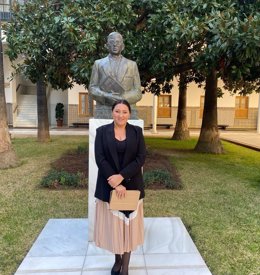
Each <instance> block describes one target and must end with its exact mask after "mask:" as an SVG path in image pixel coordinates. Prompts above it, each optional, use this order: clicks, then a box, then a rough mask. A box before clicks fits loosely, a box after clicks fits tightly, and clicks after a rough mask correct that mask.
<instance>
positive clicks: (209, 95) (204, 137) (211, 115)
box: [195, 69, 223, 154]
mask: <svg viewBox="0 0 260 275" xmlns="http://www.w3.org/2000/svg"><path fill="white" fill-rule="evenodd" d="M195 151H197V152H201V153H214V154H221V153H223V147H222V144H221V141H220V138H219V132H218V122H217V75H216V70H215V69H212V70H211V71H210V73H209V74H208V76H207V78H206V89H205V103H204V111H203V119H202V126H201V131H200V136H199V140H198V142H197V144H196V147H195Z"/></svg>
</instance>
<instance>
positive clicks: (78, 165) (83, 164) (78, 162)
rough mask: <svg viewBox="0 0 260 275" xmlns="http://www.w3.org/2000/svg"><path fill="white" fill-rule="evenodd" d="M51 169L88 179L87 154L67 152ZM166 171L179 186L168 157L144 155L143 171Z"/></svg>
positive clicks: (154, 187) (152, 187)
mask: <svg viewBox="0 0 260 275" xmlns="http://www.w3.org/2000/svg"><path fill="white" fill-rule="evenodd" d="M52 168H53V169H55V170H57V171H61V170H64V171H67V172H69V173H73V174H76V173H77V172H80V173H83V175H84V176H85V177H86V178H87V177H88V152H84V153H80V154H79V153H78V152H76V151H75V152H69V153H67V154H65V155H63V156H62V157H61V158H59V159H57V160H56V161H55V162H53V163H52ZM156 169H157V170H158V169H161V170H167V171H169V172H170V173H171V175H172V178H173V180H174V181H175V182H177V183H178V184H179V186H181V185H182V184H181V179H180V175H179V174H178V172H177V170H176V168H175V167H174V165H173V164H172V163H171V162H170V160H169V157H168V156H166V155H162V154H159V153H157V152H153V151H151V150H149V151H148V152H147V155H146V160H145V164H144V171H145V172H148V171H152V170H156ZM163 188H165V187H164V186H162V185H160V184H156V183H154V184H153V185H151V186H149V189H163Z"/></svg>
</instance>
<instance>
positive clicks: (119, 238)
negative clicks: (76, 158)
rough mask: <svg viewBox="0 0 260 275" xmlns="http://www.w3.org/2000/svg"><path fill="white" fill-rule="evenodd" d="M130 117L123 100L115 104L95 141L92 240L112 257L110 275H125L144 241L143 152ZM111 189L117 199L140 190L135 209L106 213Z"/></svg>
mask: <svg viewBox="0 0 260 275" xmlns="http://www.w3.org/2000/svg"><path fill="white" fill-rule="evenodd" d="M130 115H131V107H130V105H129V103H128V102H127V101H126V100H120V101H117V102H115V103H114V105H113V106H112V117H113V122H112V123H111V124H107V125H104V126H101V127H99V128H98V129H97V134H96V140H95V157H96V163H97V166H98V177H97V185H96V191H95V197H96V198H97V200H96V217H95V228H94V241H95V243H96V245H97V246H98V247H101V248H103V249H106V250H109V251H111V252H112V253H114V254H115V264H114V266H113V268H112V270H111V274H112V275H118V274H120V275H128V265H129V260H130V255H131V251H132V250H135V249H136V248H137V246H138V245H141V244H143V240H144V225H143V198H144V184H143V177H142V166H143V165H144V161H145V153H146V149H145V144H144V137H143V133H142V129H141V128H140V127H138V126H133V125H131V124H128V122H127V121H128V119H129V117H130ZM113 189H115V190H116V194H117V196H119V197H124V196H125V193H126V190H139V191H140V199H139V203H138V207H137V209H136V210H135V211H112V210H109V206H108V202H109V197H110V191H111V190H113Z"/></svg>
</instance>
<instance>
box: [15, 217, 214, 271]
mask: <svg viewBox="0 0 260 275" xmlns="http://www.w3.org/2000/svg"><path fill="white" fill-rule="evenodd" d="M144 224H145V241H144V244H143V245H142V246H140V247H139V248H138V249H137V250H136V251H134V252H133V253H132V256H131V260H130V268H129V275H211V272H210V271H209V269H208V267H207V266H206V264H205V262H204V260H203V259H202V257H201V255H200V253H199V251H198V250H197V248H196V246H195V244H194V243H193V241H192V239H191V238H190V236H189V234H188V232H187V230H186V228H185V226H184V225H183V223H182V221H181V219H180V218H178V217H176V218H175V217H173V218H145V220H144ZM113 262H114V255H113V254H112V253H110V252H108V251H105V250H102V249H100V248H98V247H96V246H95V245H94V243H92V242H88V219H50V220H49V221H48V223H47V224H46V226H45V227H44V229H43V230H42V232H41V233H40V235H39V237H38V238H37V240H36V241H35V243H34V244H33V246H32V248H31V249H30V251H29V252H28V254H27V256H26V257H25V259H24V260H23V262H22V263H21V265H20V266H19V268H18V270H17V271H16V273H15V275H22V274H28V275H29V274H30V275H36V274H37V275H63V274H65V275H109V274H110V270H111V267H112V265H113Z"/></svg>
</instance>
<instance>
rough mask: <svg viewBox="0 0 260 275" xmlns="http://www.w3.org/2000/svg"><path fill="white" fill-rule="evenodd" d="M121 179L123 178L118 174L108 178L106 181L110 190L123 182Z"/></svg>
mask: <svg viewBox="0 0 260 275" xmlns="http://www.w3.org/2000/svg"><path fill="white" fill-rule="evenodd" d="M123 179H124V178H123V177H122V176H121V175H120V174H115V175H112V176H110V177H109V178H108V179H107V181H108V184H109V185H110V186H111V187H112V188H116V187H117V186H118V185H119V184H120V183H121V182H122V181H123Z"/></svg>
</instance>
